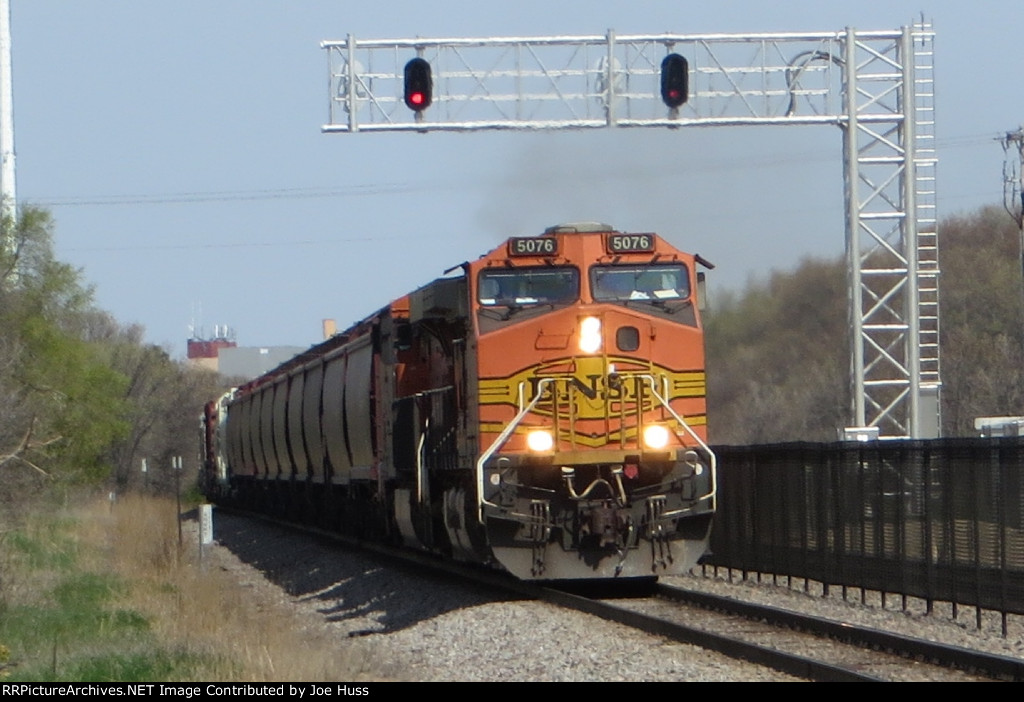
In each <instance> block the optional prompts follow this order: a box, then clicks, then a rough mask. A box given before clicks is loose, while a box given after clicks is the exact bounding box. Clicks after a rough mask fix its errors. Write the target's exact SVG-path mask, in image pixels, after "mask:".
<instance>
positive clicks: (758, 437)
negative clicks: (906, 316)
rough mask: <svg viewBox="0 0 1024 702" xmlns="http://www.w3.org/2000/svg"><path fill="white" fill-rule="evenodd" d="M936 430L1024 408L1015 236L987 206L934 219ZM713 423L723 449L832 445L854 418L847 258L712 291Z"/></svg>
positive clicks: (807, 263)
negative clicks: (938, 366)
mask: <svg viewBox="0 0 1024 702" xmlns="http://www.w3.org/2000/svg"><path fill="white" fill-rule="evenodd" d="M938 231H939V268H940V277H939V294H940V302H939V305H940V315H941V319H940V324H941V326H940V330H939V333H940V363H941V374H942V383H943V384H942V391H941V410H940V414H941V426H942V435H943V436H975V435H976V432H975V429H974V419H975V418H976V417H981V416H1003V415H1008V416H1018V415H1024V323H1022V322H1024V286H1022V261H1021V237H1020V231H1019V230H1018V229H1017V225H1016V223H1015V222H1013V220H1012V219H1011V218H1010V217H1008V216H1007V215H1006V212H1005V211H1004V210H1003V209H1002V208H999V207H995V206H993V207H987V208H983V209H980V210H978V211H976V212H972V213H967V214H962V215H958V216H954V217H950V218H948V219H946V220H944V221H943V222H941V223H940V225H939V230H938ZM704 319H705V328H706V338H707V342H706V343H707V369H708V423H709V427H710V435H711V440H712V441H713V442H715V443H720V444H737V445H744V444H754V443H775V442H784V441H834V440H836V438H837V437H838V431H839V430H840V429H841V428H842V427H844V426H849V425H850V424H852V409H851V407H852V397H851V390H850V360H849V359H850V333H851V332H850V323H849V313H848V310H847V274H846V264H845V260H844V259H843V258H842V257H837V258H835V259H831V260H822V259H805V260H803V261H801V262H800V263H799V264H798V265H797V266H796V268H795V269H794V270H792V271H787V272H772V273H769V274H767V275H766V276H765V277H763V278H759V279H754V280H752V281H750V282H749V283H748V284H747V286H746V287H745V289H744V290H743V291H741V292H729V291H726V292H725V293H721V294H720V293H716V295H715V298H714V299H713V300H712V305H711V309H710V310H709V311H708V312H707V313H706V314H705V318H704Z"/></svg>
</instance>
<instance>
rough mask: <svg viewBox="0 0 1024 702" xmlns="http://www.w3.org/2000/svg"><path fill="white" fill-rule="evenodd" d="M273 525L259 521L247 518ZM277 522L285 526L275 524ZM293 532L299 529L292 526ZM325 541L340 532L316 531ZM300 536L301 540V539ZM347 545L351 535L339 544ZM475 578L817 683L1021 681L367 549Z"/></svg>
mask: <svg viewBox="0 0 1024 702" xmlns="http://www.w3.org/2000/svg"><path fill="white" fill-rule="evenodd" d="M246 516H247V517H253V518H256V519H259V520H260V521H262V522H264V523H266V522H267V521H268V520H267V519H266V518H265V517H261V516H259V515H246ZM273 524H274V525H279V524H278V523H277V522H273ZM279 526H286V527H287V528H288V529H289V530H295V531H308V530H301V529H300V528H299V527H296V526H295V525H279ZM317 533H319V534H320V535H325V536H329V537H331V538H332V539H334V538H335V535H332V534H324V533H323V532H317ZM296 538H302V535H301V534H298V535H297V536H296ZM336 540H340V541H342V542H344V543H346V544H348V545H352V540H351V539H345V538H338V539H336ZM366 550H369V551H373V552H376V553H379V554H381V555H384V556H387V557H389V558H396V559H398V560H400V561H401V562H403V563H405V564H409V563H412V564H415V566H416V568H415V570H416V571H417V572H419V571H421V570H422V569H430V570H431V571H434V572H437V573H446V574H451V575H452V576H454V577H456V578H457V579H458V580H459V581H460V582H465V581H467V580H468V581H473V582H475V583H477V584H480V585H483V586H484V587H485V588H487V589H488V590H490V591H495V590H501V591H505V592H512V593H514V594H515V595H516V596H517V597H518V598H524V597H525V598H530V599H536V600H542V601H545V602H548V603H551V604H553V605H557V606H559V607H564V608H571V609H573V610H576V611H580V612H586V613H588V614H590V615H593V616H596V617H600V618H602V619H605V620H607V621H611V622H616V623H618V624H621V625H625V626H628V627H631V628H634V629H638V630H641V631H644V632H646V633H648V634H653V635H655V636H658V637H661V638H663V639H665V640H668V641H675V642H680V643H685V644H690V645H695V646H699V647H701V648H703V649H707V650H710V651H714V652H717V653H719V654H723V655H725V656H728V657H730V658H733V659H738V660H742V661H746V662H749V663H752V664H754V665H756V666H763V667H766V668H770V669H772V670H775V671H778V672H780V673H783V674H786V675H789V676H792V677H794V678H799V679H804V680H815V681H844V682H845V681H889V680H900V681H915V680H920V681H977V680H993V679H996V680H1024V661H1022V660H1020V659H1012V658H1007V657H1004V656H997V655H991V654H987V653H982V652H979V651H973V650H966V649H961V648H956V647H952V646H944V645H941V644H935V643H932V642H926V641H920V640H917V639H912V638H909V637H906V636H900V635H896V634H891V633H888V632H884V631H878V630H874V629H867V628H864V627H860V626H853V625H851V624H849V623H846V622H842V621H834V620H828V619H823V618H821V617H812V616H807V615H801V614H796V613H793V612H791V611H786V610H781V609H777V608H772V607H768V606H764V605H757V604H750V603H746V602H741V601H737V600H734V599H732V598H723V597H718V596H713V595H708V594H706V593H699V592H694V591H690V590H684V589H681V588H678V587H672V586H669V585H664V584H657V585H655V584H653V582H652V584H651V585H650V587H648V588H646V591H642V592H639V593H636V592H634V593H632V596H630V597H624V596H622V592H621V591H618V592H616V593H615V596H609V593H608V592H607V589H605V591H604V592H596V593H595V592H592V593H589V594H588V593H585V592H581V591H580V590H579V589H578V588H577V589H574V590H568V589H556V588H551V587H546V586H541V585H538V584H536V583H529V582H522V581H517V580H514V579H512V578H509V577H506V576H505V575H503V574H501V573H496V572H492V571H486V570H482V569H479V568H476V567H467V566H463V565H459V564H453V563H445V562H441V561H438V560H437V559H435V558H433V557H431V556H429V555H424V554H419V553H416V552H409V551H406V550H396V549H392V548H387V547H382V546H379V545H370V546H369V548H368V549H366Z"/></svg>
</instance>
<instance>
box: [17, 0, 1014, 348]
mask: <svg viewBox="0 0 1024 702" xmlns="http://www.w3.org/2000/svg"><path fill="white" fill-rule="evenodd" d="M11 4H12V26H13V47H14V86H15V96H14V106H15V147H16V154H17V179H18V180H17V186H18V198H19V200H20V201H21V202H29V203H34V204H39V205H43V206H45V207H47V208H49V209H50V210H51V211H52V213H53V214H54V217H55V219H56V240H57V253H58V256H59V257H60V258H61V259H62V260H64V261H67V262H69V263H71V264H73V265H75V266H78V267H80V268H81V269H82V271H83V274H84V278H85V279H86V280H87V281H88V282H89V283H91V284H93V285H94V286H95V288H96V301H97V303H98V305H99V306H100V307H102V308H103V309H106V310H108V311H110V312H112V313H113V314H114V315H115V316H116V317H117V318H118V319H119V320H120V321H121V322H124V323H140V324H142V325H144V326H145V327H146V329H147V338H148V340H149V341H151V342H153V343H158V344H162V345H165V346H167V347H168V348H169V350H171V351H172V353H173V354H174V355H175V356H179V357H180V356H182V355H183V353H184V342H185V340H186V338H187V337H188V333H189V325H190V323H192V322H193V321H195V322H196V323H197V324H201V325H202V326H203V327H205V328H206V330H207V331H208V332H209V331H212V327H213V325H214V324H226V325H230V326H231V327H233V328H234V329H235V330H236V332H237V335H238V341H239V343H240V344H241V345H244V346H258V345H262V346H266V345H297V346H305V345H308V344H311V343H315V342H316V341H318V340H319V338H320V320H321V319H323V318H333V319H336V320H337V322H338V324H339V326H340V327H344V326H346V325H347V324H349V323H351V322H353V321H355V320H357V319H360V318H362V317H364V316H366V315H367V314H369V313H370V312H372V311H373V310H375V309H377V308H378V307H380V306H382V305H384V304H386V303H387V302H388V301H389V300H390V299H392V298H394V297H397V296H399V295H401V294H403V293H405V292H408V291H410V290H412V289H414V288H416V287H418V286H420V285H422V284H424V283H426V282H429V281H430V280H432V279H433V278H435V277H438V276H439V275H441V273H442V272H443V271H444V269H446V268H448V267H450V266H452V265H455V264H458V263H460V262H462V261H464V260H467V259H472V258H475V257H476V256H478V255H479V254H481V253H483V252H484V251H486V250H487V249H489V248H491V247H493V246H494V245H496V244H497V243H499V242H500V241H502V240H503V239H504V238H506V237H508V236H512V235H529V234H536V233H539V232H540V231H541V230H543V229H544V228H545V227H546V226H548V225H551V224H554V223H557V222H562V221H571V220H584V219H585V220H598V221H604V222H608V223H611V224H613V225H615V226H616V227H618V228H620V229H624V230H632V231H652V230H654V231H658V232H660V233H662V234H664V235H666V236H667V237H668V238H669V239H670V240H671V241H673V243H675V244H676V245H678V246H679V247H680V248H684V249H687V250H690V251H696V252H698V253H700V254H702V255H703V256H704V257H705V258H707V259H709V260H711V261H712V262H714V263H715V264H717V266H718V267H717V269H716V270H715V271H714V272H713V276H714V277H713V279H712V280H713V284H712V292H714V291H715V290H716V289H740V288H742V286H743V285H744V283H745V282H746V281H747V280H748V279H749V277H750V276H752V275H755V276H756V275H759V274H764V273H766V272H767V271H769V270H770V269H778V270H788V269H791V268H793V267H794V266H795V265H796V263H797V262H798V261H799V259H800V258H802V257H805V256H838V255H841V252H842V249H843V221H842V173H841V140H840V132H839V130H838V129H836V128H835V127H816V128H809V127H800V128H792V127H785V128H773V129H770V130H765V129H763V128H762V129H758V130H749V129H748V130H744V129H736V128H732V129H714V130H672V131H670V130H659V129H648V130H618V131H614V130H599V131H593V132H586V133H575V132H574V133H567V132H559V133H546V134H525V133H497V132H479V133H470V134H442V133H432V134H426V135H424V134H397V133H373V134H370V133H362V134H351V135H350V134H331V135H328V134H322V133H321V132H320V126H321V124H323V123H324V122H325V121H326V120H327V88H326V84H327V81H326V57H325V55H324V52H323V51H322V50H321V49H320V48H319V42H320V41H321V40H323V39H340V38H343V37H344V36H346V35H347V34H349V33H352V34H354V35H355V36H356V37H358V38H366V39H375V38H396V37H413V36H423V37H438V36H445V37H457V36H505V35H518V36H530V35H550V34H601V33H604V32H605V31H606V30H608V29H614V30H615V31H616V32H618V33H657V32H665V31H671V32H680V33H683V32H685V33H696V32H744V33H745V32H762V31H790V30H792V31H838V30H841V29H843V28H845V27H848V26H851V27H855V28H857V29H860V30H883V29H896V28H898V27H900V26H903V25H906V24H910V23H911V22H912V21H913V20H914V19H916V18H918V17H919V16H920V15H921V14H922V12H923V14H924V16H925V17H926V18H927V19H930V20H931V21H932V22H933V23H934V26H935V30H936V32H937V36H936V41H935V47H936V59H935V63H936V76H937V84H938V85H937V103H938V113H937V120H938V127H937V132H938V137H939V149H940V150H939V158H940V162H939V169H938V175H939V181H938V189H939V214H940V218H941V217H944V216H949V215H952V214H956V213H961V212H970V211H972V210H974V209H976V208H978V207H980V206H982V205H985V204H997V203H1000V202H1001V199H1002V185H1001V175H1002V164H1003V158H1004V155H1003V151H1002V148H1001V147H1000V145H999V144H998V142H997V141H996V139H997V137H998V136H1000V135H1001V134H1004V133H1005V132H1007V131H1009V130H1013V129H1016V128H1017V127H1018V126H1020V125H1021V124H1022V123H1024V90H1022V89H1021V80H1022V75H1021V74H1022V72H1024V40H1022V33H1021V27H1022V25H1024V22H1022V20H1024V4H1022V3H1021V2H1020V0H1005V1H1004V0H999V1H994V0H979V2H976V3H965V2H962V0H960V1H958V2H953V1H948V0H943V1H941V2H937V1H934V0H918V1H917V2H903V1H902V0H888V1H886V2H875V1H874V0H865V1H863V2H858V3H852V2H842V3H840V2H834V3H833V2H824V1H820V0H819V1H818V2H804V1H800V2H765V1H754V0H743V1H740V0H735V1H731V2H730V1H728V0H723V1H721V2H715V3H689V2H679V1H678V0H676V1H671V2H668V1H667V2H645V1H643V0H632V1H631V2H610V1H606V0H581V1H575V0H572V1H559V2H551V1H550V0H544V1H539V0H517V2H512V3H510V2H499V3H491V2H454V1H452V0H433V1H431V2H426V1H425V0H423V1H421V2H408V1H407V0H395V1H393V2H390V3H378V2H354V1H352V0H341V1H338V0H334V1H330V0H293V1H289V2H285V1H284V0H279V1H276V2H270V1H264V0H258V1H257V0H247V1H242V0H201V1H200V0H176V1H175V2H166V1H164V2H160V1H157V0H145V1H141V2H140V1H138V0H94V1H92V2H85V1H74V2H73V1H72V0H11ZM784 132H785V133H784ZM698 133H699V134H698ZM947 284H949V283H947Z"/></svg>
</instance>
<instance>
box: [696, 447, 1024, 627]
mask: <svg viewBox="0 0 1024 702" xmlns="http://www.w3.org/2000/svg"><path fill="white" fill-rule="evenodd" d="M715 450H716V452H717V454H718V465H719V479H718V486H719V491H718V496H719V498H718V513H717V515H716V521H715V526H714V529H713V531H712V539H711V550H712V554H711V556H710V558H708V559H707V560H706V562H707V563H708V564H709V565H713V566H719V567H723V568H730V569H737V570H740V571H744V572H746V573H759V574H774V575H784V576H791V577H795V578H802V579H806V580H811V581H818V582H820V583H822V584H824V585H825V586H831V585H835V586H846V587H853V588H860V589H861V590H862V591H863V590H877V591H880V592H883V593H893V594H900V595H906V596H912V597H919V598H923V599H925V600H927V601H928V602H929V603H931V602H951V603H953V604H954V605H958V604H962V605H970V606H974V607H978V608H980V609H987V610H993V611H996V612H1001V613H1003V615H1004V620H1005V615H1006V614H1007V613H1013V614H1024V493H1022V490H1021V483H1022V474H1024V468H1022V466H1024V440H1021V439H1017V438H1012V439H1010V438H1006V439H939V440H934V441H874V442H868V443H835V444H782V445H773V446H742V447H738V446H737V447H734V446H724V447H716V449H715Z"/></svg>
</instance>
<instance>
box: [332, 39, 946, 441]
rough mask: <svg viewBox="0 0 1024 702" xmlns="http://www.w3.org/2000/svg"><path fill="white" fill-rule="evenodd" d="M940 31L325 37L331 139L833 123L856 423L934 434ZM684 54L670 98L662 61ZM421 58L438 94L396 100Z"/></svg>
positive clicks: (894, 432) (894, 433)
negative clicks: (417, 107) (838, 148)
mask: <svg viewBox="0 0 1024 702" xmlns="http://www.w3.org/2000/svg"><path fill="white" fill-rule="evenodd" d="M933 39H934V32H933V31H932V28H931V26H930V25H929V24H925V23H923V22H921V23H918V24H914V25H912V26H907V27H903V28H901V29H898V30H891V31H871V32H864V31H858V30H855V29H846V30H843V31H839V32H820V33H789V34H786V33H782V34H656V35H616V34H615V33H614V32H611V31H609V32H608V33H607V34H606V35H603V36H601V35H596V36H551V37H528V38H526V37H505V38H479V39H467V38H450V39H422V38H415V39H389V40H358V41H357V40H356V39H355V38H354V37H352V36H351V35H350V36H349V37H348V38H347V39H344V40H341V41H325V42H322V44H321V46H322V47H323V49H324V50H325V51H326V53H327V57H328V72H327V81H328V82H327V84H328V121H327V123H326V124H325V125H324V126H323V131H325V132H331V133H334V132H340V133H354V132H360V131H362V132H369V131H418V132H430V131H475V130H485V129H519V130H549V129H592V128H593V129H596V128H607V127H673V128H679V127H725V126H747V125H778V126H799V125H803V126H810V125H833V126H836V127H839V129H840V131H841V132H842V134H843V140H842V143H843V164H844V174H845V188H844V193H845V201H846V221H845V232H846V258H847V263H848V271H849V304H850V306H849V316H850V326H851V329H852V334H851V359H852V360H851V378H850V384H851V395H852V399H853V402H852V404H853V407H852V416H851V420H852V423H853V424H855V425H857V426H861V427H877V428H878V430H879V435H880V436H882V437H909V438H928V437H933V436H937V435H938V432H939V390H940V388H941V385H942V383H941V377H940V369H939V296H938V276H939V269H938V247H937V236H936V211H935V197H936V192H935V166H936V153H935V133H934V125H935V122H934V89H933V86H934V82H933V63H932V57H933V51H932V44H933ZM669 53H677V54H680V55H682V56H684V57H685V58H686V59H687V62H688V65H689V70H690V81H689V91H690V95H689V98H688V100H687V101H686V102H685V104H683V105H681V106H680V107H678V108H669V107H667V106H666V105H665V104H664V103H663V102H662V100H661V96H660V66H661V62H662V60H663V59H664V57H665V56H666V55H667V54H669ZM416 56H418V57H421V58H423V59H425V60H426V61H428V62H429V63H430V65H431V69H432V73H433V82H434V86H433V102H432V104H431V107H430V108H429V109H427V110H424V111H423V112H415V113H414V112H413V111H412V110H409V109H408V108H407V107H406V106H405V104H404V98H403V67H404V65H405V64H406V62H408V61H409V60H410V59H411V58H413V57H416Z"/></svg>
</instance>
